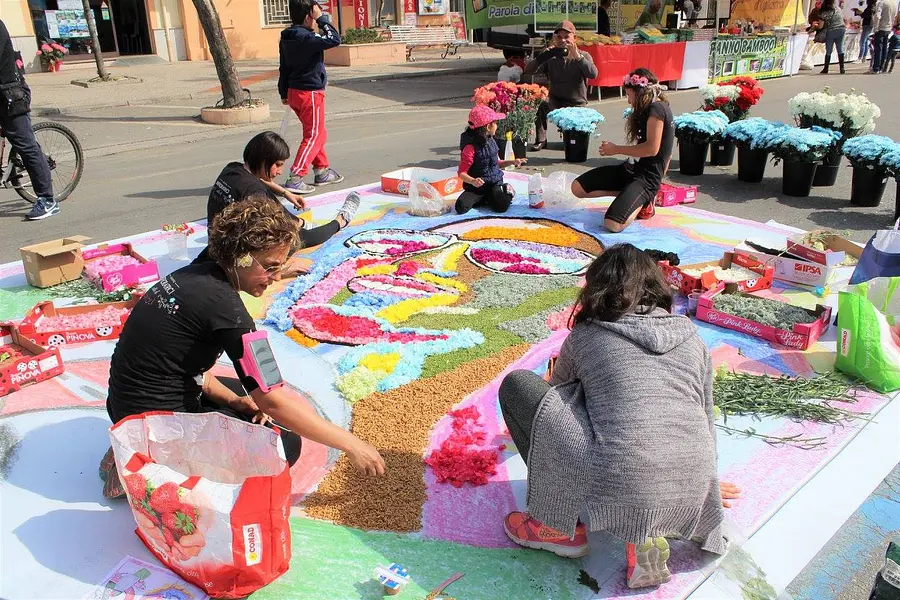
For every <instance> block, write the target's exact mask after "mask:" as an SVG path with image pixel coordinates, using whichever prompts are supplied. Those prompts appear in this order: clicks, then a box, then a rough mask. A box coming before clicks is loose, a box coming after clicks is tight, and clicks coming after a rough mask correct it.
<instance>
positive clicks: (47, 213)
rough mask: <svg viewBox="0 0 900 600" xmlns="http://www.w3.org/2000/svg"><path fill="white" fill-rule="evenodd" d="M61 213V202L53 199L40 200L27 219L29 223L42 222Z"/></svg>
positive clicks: (26, 216) (29, 212)
mask: <svg viewBox="0 0 900 600" xmlns="http://www.w3.org/2000/svg"><path fill="white" fill-rule="evenodd" d="M57 213H59V202H57V201H56V200H54V199H53V198H38V199H37V202H35V203H34V206H32V207H31V210H30V211H28V214H27V215H25V218H26V219H28V220H29V221H40V220H41V219H46V218H47V217H52V216H53V215H55V214H57Z"/></svg>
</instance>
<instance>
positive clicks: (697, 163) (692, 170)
mask: <svg viewBox="0 0 900 600" xmlns="http://www.w3.org/2000/svg"><path fill="white" fill-rule="evenodd" d="M708 152H709V142H706V143H705V144H695V143H693V142H690V141H688V140H678V170H679V171H680V172H681V174H682V175H703V168H704V167H705V166H706V154H707V153H708Z"/></svg>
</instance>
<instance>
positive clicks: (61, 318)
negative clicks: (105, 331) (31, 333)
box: [34, 306, 129, 333]
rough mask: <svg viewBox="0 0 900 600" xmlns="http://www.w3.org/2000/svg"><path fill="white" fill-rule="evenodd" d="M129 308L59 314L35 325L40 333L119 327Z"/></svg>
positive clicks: (114, 307) (113, 307) (110, 307)
mask: <svg viewBox="0 0 900 600" xmlns="http://www.w3.org/2000/svg"><path fill="white" fill-rule="evenodd" d="M128 313H129V310H128V309H127V308H118V307H116V306H107V307H105V308H103V309H100V310H92V311H89V312H83V313H79V314H74V315H58V316H55V317H46V316H45V317H42V318H40V319H38V321H37V323H35V325H34V329H35V331H37V332H40V333H47V332H51V331H74V330H76V329H97V328H98V327H118V326H119V325H121V324H122V319H123V318H124V317H127V316H128Z"/></svg>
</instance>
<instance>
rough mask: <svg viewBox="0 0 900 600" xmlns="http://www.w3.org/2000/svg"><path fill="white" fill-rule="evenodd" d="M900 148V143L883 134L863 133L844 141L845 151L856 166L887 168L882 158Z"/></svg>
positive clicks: (845, 154)
mask: <svg viewBox="0 0 900 600" xmlns="http://www.w3.org/2000/svg"><path fill="white" fill-rule="evenodd" d="M898 150H900V144H897V142H895V141H894V140H892V139H891V138H889V137H885V136H883V135H861V136H859V137H855V138H852V139H849V140H847V141H846V142H844V148H843V153H844V156H846V157H847V159H848V160H849V161H850V164H851V165H853V166H854V167H871V168H877V169H883V168H887V167H884V166H883V165H882V164H881V158H882V157H883V156H884V155H885V154H888V153H890V152H896V151H898Z"/></svg>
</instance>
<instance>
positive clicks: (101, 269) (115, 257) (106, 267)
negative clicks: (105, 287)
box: [84, 254, 143, 283]
mask: <svg viewBox="0 0 900 600" xmlns="http://www.w3.org/2000/svg"><path fill="white" fill-rule="evenodd" d="M140 264H143V263H141V261H139V260H138V259H136V258H135V257H133V256H131V255H129V254H111V255H109V256H101V257H100V258H95V259H93V260H90V261H88V262H87V263H86V264H85V265H84V276H85V277H86V278H87V279H88V280H89V281H91V282H93V283H99V282H100V281H102V279H103V275H104V274H105V273H110V272H115V271H121V270H122V269H124V268H125V267H130V266H132V265H140Z"/></svg>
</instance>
